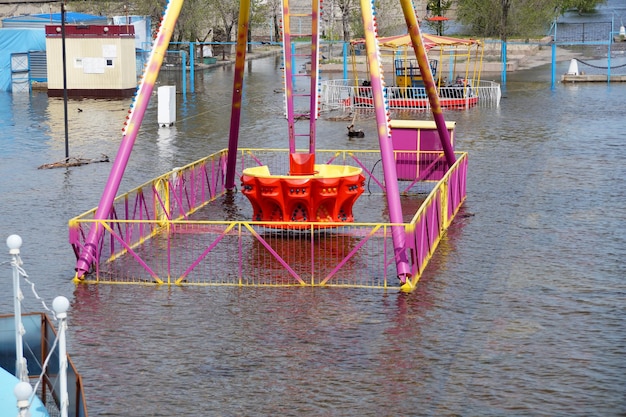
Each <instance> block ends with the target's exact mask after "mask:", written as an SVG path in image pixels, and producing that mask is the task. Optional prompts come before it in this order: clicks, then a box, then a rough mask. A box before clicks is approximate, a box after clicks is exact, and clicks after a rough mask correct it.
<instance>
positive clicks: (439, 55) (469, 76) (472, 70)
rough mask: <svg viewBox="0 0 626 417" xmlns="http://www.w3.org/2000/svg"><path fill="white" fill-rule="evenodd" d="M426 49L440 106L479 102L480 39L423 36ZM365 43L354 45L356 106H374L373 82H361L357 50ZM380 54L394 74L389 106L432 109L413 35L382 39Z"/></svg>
mask: <svg viewBox="0 0 626 417" xmlns="http://www.w3.org/2000/svg"><path fill="white" fill-rule="evenodd" d="M422 39H423V46H424V49H425V50H426V51H427V52H428V54H429V69H430V72H431V74H432V76H433V78H434V80H435V85H436V87H437V93H438V96H439V103H440V105H441V106H442V107H444V108H468V107H472V106H475V105H476V104H477V103H478V100H479V97H478V92H477V90H476V87H478V86H479V85H480V81H481V79H480V77H481V72H482V59H483V54H484V45H483V43H482V42H480V41H479V40H477V39H462V38H453V37H447V36H438V35H431V34H422ZM363 44H364V40H362V39H357V40H353V41H352V42H351V43H350V50H351V59H352V68H353V71H352V73H353V75H354V85H355V86H357V87H358V88H357V89H356V94H354V97H353V98H352V100H353V103H352V104H353V105H354V106H356V107H373V105H374V103H373V100H372V98H371V94H370V91H369V89H368V88H366V87H368V86H369V85H370V84H371V80H369V79H367V78H366V79H364V80H360V79H359V70H358V64H357V59H356V57H357V51H361V50H362V47H363ZM378 44H379V45H380V51H381V52H380V55H381V61H382V63H383V66H385V67H386V68H387V72H391V73H392V74H393V77H392V82H391V83H390V84H389V85H387V86H386V92H387V96H388V105H389V107H390V108H391V109H403V108H409V109H410V108H428V107H429V100H428V95H427V94H426V86H425V84H424V75H423V74H422V71H421V70H420V67H419V65H418V62H417V59H416V58H415V56H414V54H413V45H412V41H411V36H409V34H405V35H400V36H390V37H383V38H378Z"/></svg>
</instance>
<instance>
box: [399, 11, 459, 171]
mask: <svg viewBox="0 0 626 417" xmlns="http://www.w3.org/2000/svg"><path fill="white" fill-rule="evenodd" d="M400 5H401V6H402V13H404V19H405V21H406V26H407V29H408V31H409V36H410V37H411V44H412V45H413V50H414V51H415V57H416V58H417V65H418V66H419V68H420V73H421V74H422V79H423V81H424V87H425V88H426V94H427V95H428V101H429V102H430V109H431V112H432V114H433V119H434V120H435V124H436V126H437V132H438V133H439V138H440V140H441V146H442V148H443V153H444V155H445V156H446V162H447V163H448V166H449V167H451V166H452V165H454V163H455V162H456V157H455V156H454V149H453V148H452V144H451V142H450V133H449V132H448V129H447V128H446V121H445V119H444V117H443V110H442V109H441V104H440V102H439V96H438V94H437V86H436V85H435V80H434V78H433V73H432V72H431V70H430V65H429V63H428V56H427V55H426V48H425V47H424V41H423V40H422V34H421V32H420V27H419V23H418V22H417V17H416V15H415V9H414V8H413V3H412V2H411V0H400Z"/></svg>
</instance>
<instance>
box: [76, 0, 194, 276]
mask: <svg viewBox="0 0 626 417" xmlns="http://www.w3.org/2000/svg"><path fill="white" fill-rule="evenodd" d="M183 3H184V0H169V1H168V3H167V5H166V6H165V11H164V12H163V17H162V18H161V22H160V26H159V30H158V33H157V36H156V39H155V41H154V45H153V46H152V52H151V53H150V58H149V59H148V63H147V64H146V68H145V69H144V73H143V77H142V79H141V81H140V83H139V87H138V88H137V93H136V94H135V97H134V98H133V102H132V103H131V105H130V109H129V111H128V116H127V117H126V119H127V121H126V122H125V123H124V124H125V126H124V128H123V129H122V132H123V135H122V142H121V144H120V147H119V150H118V152H117V156H116V157H115V161H114V162H113V166H112V168H111V173H110V174H109V179H108V180H107V183H106V186H105V188H104V191H103V193H102V197H101V198H100V204H98V208H97V210H96V213H95V215H94V220H95V222H94V223H93V226H92V227H91V229H90V230H89V233H88V235H87V238H86V239H85V245H84V247H83V248H82V251H81V252H80V254H79V257H78V260H77V261H76V276H75V279H82V278H83V277H84V275H85V274H86V273H87V272H89V271H90V270H91V265H92V263H93V262H94V260H95V258H96V249H97V247H98V242H99V240H100V239H101V237H102V233H103V230H104V229H103V226H102V225H101V224H100V222H101V221H104V220H106V219H107V218H108V217H109V214H110V212H111V208H112V206H113V201H114V200H115V195H116V194H117V192H118V191H119V186H120V183H121V181H122V177H123V176H124V171H125V170H126V166H127V165H128V160H129V158H130V154H131V152H132V149H133V145H134V144H135V139H136V138H137V133H138V132H139V128H140V127H141V122H142V121H143V117H144V115H145V113H146V108H147V107H148V103H149V102H150V97H151V95H152V91H153V90H154V84H155V83H156V80H157V77H158V75H159V71H160V69H161V64H162V63H163V58H164V57H165V54H166V53H167V47H168V45H169V43H170V39H171V38H172V34H173V33H174V27H175V26H176V21H177V20H178V16H179V15H180V10H181V8H182V6H183Z"/></svg>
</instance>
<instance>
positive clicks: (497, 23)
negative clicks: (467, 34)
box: [457, 0, 605, 41]
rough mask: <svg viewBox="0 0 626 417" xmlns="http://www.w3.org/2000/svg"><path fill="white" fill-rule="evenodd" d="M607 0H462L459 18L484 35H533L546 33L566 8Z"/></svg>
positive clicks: (473, 31) (459, 4) (595, 3)
mask: <svg viewBox="0 0 626 417" xmlns="http://www.w3.org/2000/svg"><path fill="white" fill-rule="evenodd" d="M604 1H605V0H458V5H457V18H458V20H459V21H460V22H461V23H463V24H465V25H468V26H469V27H470V28H471V31H472V33H473V34H477V35H480V36H483V37H499V38H500V39H501V40H502V41H506V40H507V39H508V38H509V37H533V36H537V35H541V34H544V33H546V29H547V28H548V27H549V25H550V23H551V22H552V21H553V20H554V18H556V17H557V16H558V15H559V14H560V13H562V11H563V10H565V9H567V8H569V7H574V4H577V5H578V6H580V7H582V6H581V4H582V3H585V4H586V5H587V6H589V5H591V4H593V6H594V7H595V6H596V5H598V4H601V3H603V2H604Z"/></svg>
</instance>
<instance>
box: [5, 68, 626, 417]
mask: <svg viewBox="0 0 626 417" xmlns="http://www.w3.org/2000/svg"><path fill="white" fill-rule="evenodd" d="M279 65H280V63H279V61H278V60H275V59H263V60H259V61H255V62H254V63H252V64H251V65H250V66H249V67H250V68H252V70H253V71H252V72H250V73H248V74H246V76H247V77H248V78H247V79H246V83H247V84H246V86H247V87H246V88H247V90H246V93H245V100H246V101H247V102H248V103H250V104H252V105H253V106H254V107H253V108H252V109H248V108H246V111H245V112H244V115H243V118H242V124H243V125H242V128H241V131H242V134H243V137H242V143H241V146H242V147H257V146H258V147H282V148H284V147H286V146H287V141H286V139H285V137H286V123H285V122H284V120H283V119H282V95H281V94H277V93H275V92H274V89H276V88H280V84H279V83H280V74H279V70H278V66H279ZM546 71H549V70H546ZM175 78H176V74H173V73H168V74H162V76H161V79H160V81H161V84H166V83H170V82H172V80H175ZM231 83H232V70H231V69H229V68H224V69H216V70H212V71H207V72H204V73H201V74H199V75H198V77H197V80H196V90H197V93H196V94H195V95H192V94H190V93H189V94H188V97H187V101H186V102H183V100H182V97H181V95H179V96H178V101H179V114H178V122H177V123H176V125H175V127H173V128H170V129H159V128H158V126H157V124H156V100H154V101H153V102H152V103H151V104H150V108H149V112H148V114H147V115H146V118H145V119H144V125H143V127H142V129H141V133H140V138H139V139H138V141H137V144H136V145H135V149H134V152H133V156H132V158H131V162H130V164H129V166H128V168H127V170H126V174H125V178H124V181H123V182H122V186H121V190H122V191H125V190H128V189H130V188H133V187H135V186H137V185H139V184H141V183H143V182H145V181H147V180H149V179H150V178H152V177H154V176H156V175H158V174H160V173H163V172H166V171H167V170H169V169H171V168H172V167H174V166H180V165H184V164H186V163H189V162H191V161H193V160H195V159H197V158H198V157H200V156H204V155H206V154H209V153H211V152H213V151H216V150H219V149H222V148H224V147H226V145H227V139H226V138H227V132H228V127H229V122H230V118H229V116H228V114H229V113H228V112H229V108H230V88H231ZM507 87H508V89H507V97H506V98H505V99H503V101H502V104H501V107H500V108H499V109H484V108H475V109H471V110H469V111H465V112H455V111H450V112H446V114H445V115H446V118H447V119H449V120H456V121H457V133H456V140H457V149H459V150H463V151H468V152H469V155H470V169H469V178H468V199H467V202H466V204H465V205H464V207H463V208H462V210H461V213H460V216H459V218H457V219H456V220H455V223H454V224H453V225H452V227H451V229H450V230H449V233H448V235H447V236H446V238H444V239H443V241H442V242H441V244H440V247H439V250H438V252H437V254H436V256H435V257H434V258H433V260H432V261H431V264H430V265H429V267H428V270H427V272H426V275H425V277H424V278H423V280H422V281H421V282H420V284H419V287H418V288H417V290H416V291H415V292H414V293H413V294H410V295H408V296H407V295H402V294H397V293H395V292H389V293H384V292H380V291H369V290H346V289H319V288H316V289H310V288H303V289H293V288H290V289H270V288H260V289H253V288H245V289H237V288H195V287H194V288H178V287H175V288H166V287H161V288H156V287H152V286H113V285H102V286H78V287H74V285H73V284H71V282H69V279H70V278H71V277H72V276H73V266H74V256H73V254H72V253H71V248H70V246H69V244H68V243H67V220H68V219H69V218H71V217H73V216H75V215H77V214H79V213H81V212H82V211H85V210H88V209H90V208H92V207H95V206H96V205H97V204H98V200H99V198H100V193H101V191H102V189H103V187H104V184H105V182H106V179H107V177H108V175H109V170H110V166H111V164H106V163H99V164H91V165H87V166H83V167H80V168H71V169H68V170H61V169H56V170H37V169H36V167H37V166H39V165H41V164H44V163H49V162H53V161H57V160H60V159H62V158H63V156H64V155H63V149H64V137H63V120H62V114H63V113H62V106H63V104H62V101H59V100H53V99H50V100H48V99H47V98H46V97H45V94H43V95H42V94H33V97H32V98H31V99H30V100H29V99H25V100H24V99H18V98H15V97H11V96H10V95H7V94H2V95H0V105H1V106H2V108H3V109H9V110H8V111H9V116H7V117H4V118H2V120H0V128H1V129H2V131H3V135H2V139H1V141H2V153H1V154H0V186H1V190H2V201H0V208H1V210H2V222H1V224H0V231H1V232H2V233H1V234H2V236H8V235H9V234H11V233H19V234H20V235H22V237H23V238H24V246H23V247H22V257H23V259H24V261H25V265H24V266H25V268H26V270H27V272H28V273H29V275H30V276H31V278H32V279H34V280H35V281H36V282H37V283H38V288H39V291H40V293H42V295H44V296H45V297H46V298H47V299H52V298H53V297H54V296H56V295H58V294H64V295H67V296H69V297H70V299H71V300H72V310H71V314H70V333H69V342H70V345H71V346H70V348H69V351H70V352H71V354H72V357H73V360H74V362H75V364H76V365H77V366H78V368H79V369H80V371H81V372H82V374H83V378H84V383H85V385H86V394H87V400H88V404H89V408H90V415H95V416H100V415H102V416H104V415H107V416H130V415H132V416H148V415H151V416H171V415H223V416H241V415H248V416H255V415H259V416H265V415H286V416H289V415H293V416H295V415H316V416H317V415H351V416H365V415H367V416H380V415H389V416H391V415H433V416H438V415H463V416H488V415H493V416H502V415H546V416H554V415H580V416H588V415H623V414H624V413H626V404H625V400H624V392H626V380H625V377H624V375H626V365H625V364H626V360H625V358H624V351H625V348H626V337H625V336H624V335H625V334H626V325H625V324H624V323H626V320H625V318H626V317H625V315H626V311H625V305H624V302H625V300H626V284H624V281H623V279H624V276H626V271H625V268H624V262H623V259H624V256H625V255H626V250H625V249H624V248H626V242H625V240H626V239H625V236H626V233H625V232H624V219H625V218H626V216H625V215H626V212H625V209H624V201H626V187H625V186H624V182H623V179H624V177H625V176H626V175H625V174H626V172H624V171H625V169H624V164H623V158H624V152H623V141H624V139H623V138H624V127H625V125H624V121H623V120H624V116H623V115H624V109H625V108H626V99H625V97H626V85H619V84H611V85H610V86H607V85H605V84H598V85H574V86H565V85H558V86H557V88H556V90H555V91H550V89H549V84H546V83H545V82H534V81H533V80H524V79H516V78H515V77H511V79H509V84H508V85H507ZM128 104H129V102H128V101H125V100H120V101H100V100H82V101H71V102H70V104H69V110H70V128H71V133H70V141H71V152H70V154H71V155H72V156H82V157H98V156H99V155H100V154H102V153H104V154H107V155H109V156H110V157H111V158H113V157H114V156H115V154H116V152H117V147H118V144H119V140H120V138H121V126H122V123H123V120H124V117H125V115H126V111H127V110H126V109H127V108H128ZM78 108H80V109H82V112H79V111H78V110H77V109H78ZM417 117H420V118H423V117H424V116H423V115H418V116H417ZM357 122H358V124H357V127H359V128H362V129H364V130H365V131H366V138H365V139H364V140H362V141H360V142H356V141H350V140H348V138H347V137H346V136H345V134H346V123H345V122H328V121H320V124H319V128H318V130H319V137H318V147H319V148H339V149H344V148H351V147H358V148H361V149H371V148H374V147H376V146H377V139H376V138H375V136H374V132H375V126H374V123H373V120H372V119H371V118H369V119H365V118H363V119H358V121H357ZM9 274H10V272H9V270H8V268H5V276H7V277H9V276H10V275H9ZM7 279H8V278H7ZM7 282H8V281H7ZM5 287H6V288H8V285H5ZM10 297H11V295H10V291H4V292H3V293H2V294H0V305H1V306H2V311H10V309H11V306H12V300H11V298H10ZM31 298H32V297H31ZM27 306H29V307H30V308H31V309H38V307H37V305H36V304H35V303H34V302H32V301H30V302H28V303H27Z"/></svg>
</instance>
